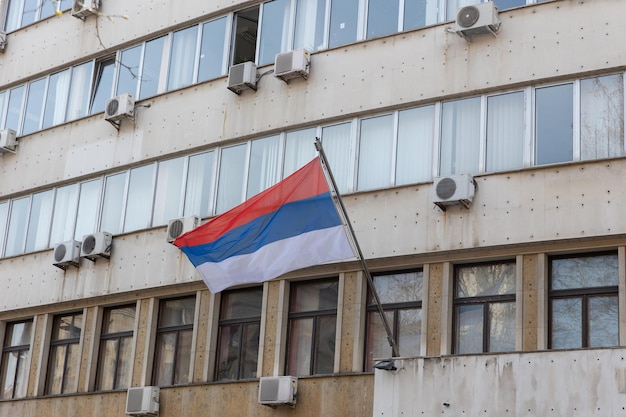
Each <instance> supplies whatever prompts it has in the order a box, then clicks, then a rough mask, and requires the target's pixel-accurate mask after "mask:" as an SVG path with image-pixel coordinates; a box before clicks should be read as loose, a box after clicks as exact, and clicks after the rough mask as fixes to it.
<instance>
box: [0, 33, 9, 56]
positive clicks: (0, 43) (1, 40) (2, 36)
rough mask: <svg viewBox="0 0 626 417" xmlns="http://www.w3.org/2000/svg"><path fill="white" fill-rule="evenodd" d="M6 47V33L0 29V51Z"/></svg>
mask: <svg viewBox="0 0 626 417" xmlns="http://www.w3.org/2000/svg"><path fill="white" fill-rule="evenodd" d="M5 49H7V33H6V32H5V31H3V30H0V52H4V51H5Z"/></svg>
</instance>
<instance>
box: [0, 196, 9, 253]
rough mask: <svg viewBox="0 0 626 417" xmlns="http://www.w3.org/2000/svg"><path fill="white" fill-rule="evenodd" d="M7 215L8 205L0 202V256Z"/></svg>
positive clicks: (2, 249)
mask: <svg viewBox="0 0 626 417" xmlns="http://www.w3.org/2000/svg"><path fill="white" fill-rule="evenodd" d="M8 214H9V203H8V202H6V201H3V202H0V255H2V254H3V253H4V236H5V234H6V231H7V215H8Z"/></svg>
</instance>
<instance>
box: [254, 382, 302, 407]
mask: <svg viewBox="0 0 626 417" xmlns="http://www.w3.org/2000/svg"><path fill="white" fill-rule="evenodd" d="M297 393H298V378H296V377H293V376H264V377H261V379H260V380H259V404H264V405H269V406H276V405H289V406H291V407H294V406H295V405H296V395H297Z"/></svg>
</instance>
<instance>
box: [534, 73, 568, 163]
mask: <svg viewBox="0 0 626 417" xmlns="http://www.w3.org/2000/svg"><path fill="white" fill-rule="evenodd" d="M572 90H573V86H572V84H563V85H557V86H554V87H544V88H537V89H536V90H535V141H536V155H535V159H536V160H535V163H536V164H537V165H545V164H553V163H557V162H566V161H571V160H572V158H573V152H574V148H573V146H574V140H573V137H574V130H573V129H574V127H573V126H574V114H573V106H574V100H573V96H572V94H573V92H572Z"/></svg>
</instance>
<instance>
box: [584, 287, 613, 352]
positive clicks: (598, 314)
mask: <svg viewBox="0 0 626 417" xmlns="http://www.w3.org/2000/svg"><path fill="white" fill-rule="evenodd" d="M617 313H618V298H617V296H608V297H591V298H590V299H589V343H588V346H589V347H604V346H618V345H619V318H618V314H617Z"/></svg>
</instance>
